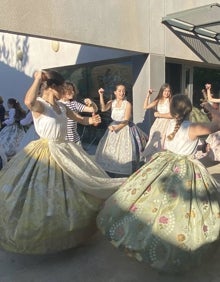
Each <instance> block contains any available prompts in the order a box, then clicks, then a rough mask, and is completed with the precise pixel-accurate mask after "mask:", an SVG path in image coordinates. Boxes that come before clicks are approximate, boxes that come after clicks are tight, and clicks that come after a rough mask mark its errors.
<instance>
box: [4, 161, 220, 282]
mask: <svg viewBox="0 0 220 282" xmlns="http://www.w3.org/2000/svg"><path fill="white" fill-rule="evenodd" d="M204 163H205V164H206V166H207V168H208V170H209V171H210V173H212V174H213V175H214V176H215V177H216V179H219V180H220V163H218V164H217V163H211V162H209V161H208V160H204ZM219 265H220V249H218V250H216V253H215V254H213V256H212V257H210V260H209V261H207V263H206V264H205V265H203V266H201V267H200V268H198V269H195V270H193V271H191V272H189V273H186V274H185V275H177V276H175V275H164V274H159V273H158V272H156V271H155V270H153V269H151V268H150V267H147V266H146V265H143V264H141V263H139V262H137V261H136V260H134V259H131V258H129V257H127V256H126V255H124V254H123V253H121V252H120V251H119V250H117V249H115V248H114V247H113V246H112V245H111V244H110V243H109V242H107V241H106V240H105V239H104V238H103V236H102V235H101V234H100V233H98V232H97V234H96V235H95V236H94V238H92V239H91V241H89V242H87V244H86V245H84V246H81V247H78V248H76V249H71V250H68V251H65V252H62V253H59V254H55V255H45V256H27V255H18V254H13V253H7V252H4V251H0V282H188V281H190V282H219V281H220V267H219Z"/></svg>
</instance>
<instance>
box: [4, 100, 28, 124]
mask: <svg viewBox="0 0 220 282" xmlns="http://www.w3.org/2000/svg"><path fill="white" fill-rule="evenodd" d="M8 104H10V105H11V106H12V107H13V108H14V109H15V116H14V119H15V121H20V120H21V119H23V118H25V116H26V111H25V110H24V109H22V107H21V105H20V103H19V102H18V101H17V100H16V99H14V98H9V99H8Z"/></svg>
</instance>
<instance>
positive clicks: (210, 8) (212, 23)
mask: <svg viewBox="0 0 220 282" xmlns="http://www.w3.org/2000/svg"><path fill="white" fill-rule="evenodd" d="M162 23H163V24H165V25H166V26H168V27H171V28H174V29H180V30H185V31H188V32H191V33H193V34H195V35H197V36H199V37H201V38H208V39H211V40H215V41H216V42H218V43H220V4H218V3H213V4H209V5H206V6H201V7H198V8H194V9H189V10H185V11H182V12H178V13H173V14H169V15H167V16H166V17H164V18H163V19H162Z"/></svg>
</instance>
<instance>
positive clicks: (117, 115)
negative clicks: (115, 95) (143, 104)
mask: <svg viewBox="0 0 220 282" xmlns="http://www.w3.org/2000/svg"><path fill="white" fill-rule="evenodd" d="M116 103H117V101H116V100H114V101H113V102H112V113H111V118H112V119H113V120H114V121H122V120H124V116H125V110H126V105H127V100H124V101H122V103H121V107H119V108H118V107H116Z"/></svg>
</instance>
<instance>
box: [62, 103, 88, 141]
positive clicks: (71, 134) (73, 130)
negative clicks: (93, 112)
mask: <svg viewBox="0 0 220 282" xmlns="http://www.w3.org/2000/svg"><path fill="white" fill-rule="evenodd" d="M61 102H62V103H63V104H65V105H66V106H67V107H68V108H70V110H72V111H74V112H76V113H79V112H83V110H84V108H85V105H84V104H82V103H79V102H77V101H68V102H64V101H61ZM66 140H69V141H72V142H74V143H77V142H79V141H80V136H79V134H78V132H77V122H76V121H75V120H72V119H69V118H67V135H66Z"/></svg>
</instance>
